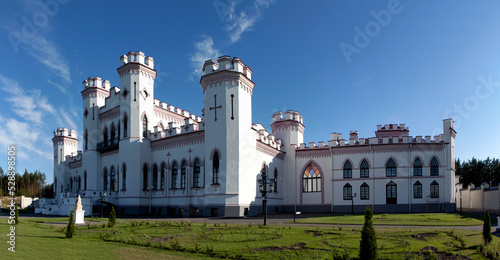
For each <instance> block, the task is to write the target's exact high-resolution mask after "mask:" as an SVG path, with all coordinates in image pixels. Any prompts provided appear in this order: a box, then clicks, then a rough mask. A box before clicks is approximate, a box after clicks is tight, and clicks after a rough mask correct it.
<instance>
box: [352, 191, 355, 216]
mask: <svg viewBox="0 0 500 260" xmlns="http://www.w3.org/2000/svg"><path fill="white" fill-rule="evenodd" d="M354 198H356V193H354V196H352V197H351V214H352V215H354Z"/></svg>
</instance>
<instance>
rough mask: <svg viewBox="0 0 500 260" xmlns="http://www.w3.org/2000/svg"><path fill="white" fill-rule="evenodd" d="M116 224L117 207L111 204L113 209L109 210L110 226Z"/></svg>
mask: <svg viewBox="0 0 500 260" xmlns="http://www.w3.org/2000/svg"><path fill="white" fill-rule="evenodd" d="M115 224H116V211H115V207H114V206H111V211H110V212H109V218H108V227H114V226H115Z"/></svg>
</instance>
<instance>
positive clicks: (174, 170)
mask: <svg viewBox="0 0 500 260" xmlns="http://www.w3.org/2000/svg"><path fill="white" fill-rule="evenodd" d="M177 170H178V169H177V162H174V163H173V164H172V186H171V188H172V189H175V188H177Z"/></svg>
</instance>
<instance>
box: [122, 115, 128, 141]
mask: <svg viewBox="0 0 500 260" xmlns="http://www.w3.org/2000/svg"><path fill="white" fill-rule="evenodd" d="M127 135H128V117H127V114H125V115H124V116H123V137H127Z"/></svg>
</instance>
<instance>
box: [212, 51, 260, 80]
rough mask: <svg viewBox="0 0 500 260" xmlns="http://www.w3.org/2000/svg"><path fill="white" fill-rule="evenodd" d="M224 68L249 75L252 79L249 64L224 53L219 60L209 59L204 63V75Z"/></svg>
mask: <svg viewBox="0 0 500 260" xmlns="http://www.w3.org/2000/svg"><path fill="white" fill-rule="evenodd" d="M223 70H229V71H235V72H240V73H242V74H244V75H245V76H247V78H248V79H252V70H251V69H250V67H249V66H248V65H245V64H243V62H242V61H241V60H240V59H239V58H238V57H234V58H233V59H232V60H231V56H228V55H224V56H220V57H219V59H218V60H217V61H214V60H207V61H205V64H203V75H207V74H210V73H214V72H219V71H223Z"/></svg>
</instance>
